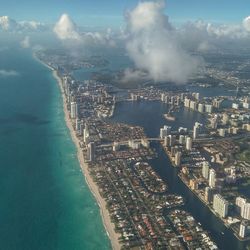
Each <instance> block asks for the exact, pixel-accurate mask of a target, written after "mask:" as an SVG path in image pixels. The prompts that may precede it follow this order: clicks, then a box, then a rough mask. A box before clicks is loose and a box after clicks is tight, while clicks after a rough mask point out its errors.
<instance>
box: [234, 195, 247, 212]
mask: <svg viewBox="0 0 250 250" xmlns="http://www.w3.org/2000/svg"><path fill="white" fill-rule="evenodd" d="M246 203H247V200H246V199H245V198H243V197H240V196H239V197H237V198H236V200H235V205H236V209H237V211H238V212H239V213H240V214H241V210H242V209H243V206H244V205H245V204H246Z"/></svg>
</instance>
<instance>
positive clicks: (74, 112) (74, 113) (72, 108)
mask: <svg viewBox="0 0 250 250" xmlns="http://www.w3.org/2000/svg"><path fill="white" fill-rule="evenodd" d="M70 117H71V119H76V118H77V117H78V105H77V103H76V102H71V105H70Z"/></svg>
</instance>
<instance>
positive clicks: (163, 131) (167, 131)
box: [160, 125, 171, 139]
mask: <svg viewBox="0 0 250 250" xmlns="http://www.w3.org/2000/svg"><path fill="white" fill-rule="evenodd" d="M170 133H171V127H170V126H166V125H165V126H164V127H163V128H161V129H160V138H161V139H164V137H165V136H168V135H169V134H170Z"/></svg>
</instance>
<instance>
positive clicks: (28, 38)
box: [20, 36, 30, 49]
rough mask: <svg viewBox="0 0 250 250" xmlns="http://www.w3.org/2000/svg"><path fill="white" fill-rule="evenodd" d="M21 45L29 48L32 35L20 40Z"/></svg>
mask: <svg viewBox="0 0 250 250" xmlns="http://www.w3.org/2000/svg"><path fill="white" fill-rule="evenodd" d="M20 45H21V47H23V48H25V49H27V48H29V47H30V37H29V36H26V37H25V38H24V39H23V40H22V41H21V42H20Z"/></svg>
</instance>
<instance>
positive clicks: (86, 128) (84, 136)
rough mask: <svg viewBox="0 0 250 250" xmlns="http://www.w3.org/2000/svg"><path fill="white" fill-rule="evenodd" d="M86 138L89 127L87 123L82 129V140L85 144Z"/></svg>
mask: <svg viewBox="0 0 250 250" xmlns="http://www.w3.org/2000/svg"><path fill="white" fill-rule="evenodd" d="M88 138H89V129H88V125H87V123H86V124H85V128H84V130H83V141H84V143H85V144H87V143H88Z"/></svg>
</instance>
